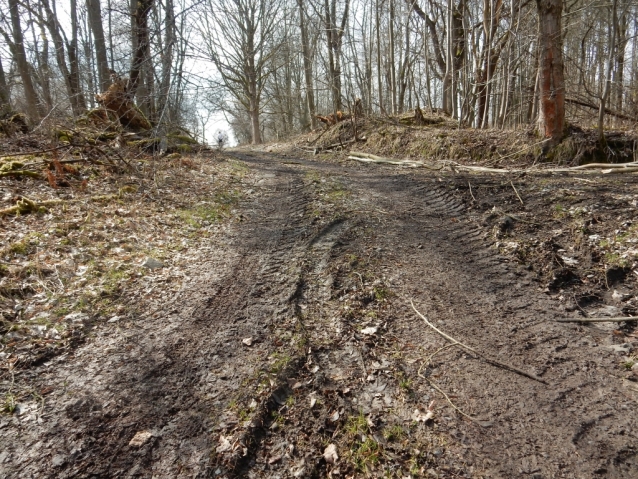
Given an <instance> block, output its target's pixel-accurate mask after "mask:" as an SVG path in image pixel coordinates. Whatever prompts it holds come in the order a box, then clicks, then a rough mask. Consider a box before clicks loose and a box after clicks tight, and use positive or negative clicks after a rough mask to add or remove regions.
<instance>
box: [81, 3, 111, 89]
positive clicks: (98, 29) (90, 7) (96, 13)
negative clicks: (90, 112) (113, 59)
mask: <svg viewBox="0 0 638 479" xmlns="http://www.w3.org/2000/svg"><path fill="white" fill-rule="evenodd" d="M86 11H87V14H88V17H89V25H90V27H91V32H92V33H93V40H94V42H95V56H96V58H97V62H96V63H97V71H98V76H99V79H100V88H101V90H102V91H105V90H106V89H107V88H108V87H109V83H110V80H109V63H108V59H107V56H106V42H105V39H104V27H103V26H102V8H101V6H100V0H86Z"/></svg>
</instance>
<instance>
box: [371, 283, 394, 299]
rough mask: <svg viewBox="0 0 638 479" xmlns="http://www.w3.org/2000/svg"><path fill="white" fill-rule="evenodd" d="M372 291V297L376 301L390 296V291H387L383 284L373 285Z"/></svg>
mask: <svg viewBox="0 0 638 479" xmlns="http://www.w3.org/2000/svg"><path fill="white" fill-rule="evenodd" d="M373 292H374V299H375V300H377V301H383V300H385V299H386V298H388V297H389V296H390V291H388V290H387V289H386V288H384V287H383V286H375V287H374V289H373Z"/></svg>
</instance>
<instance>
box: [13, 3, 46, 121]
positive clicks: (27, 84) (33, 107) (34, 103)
mask: <svg viewBox="0 0 638 479" xmlns="http://www.w3.org/2000/svg"><path fill="white" fill-rule="evenodd" d="M9 11H10V14H11V26H12V27H13V41H14V56H15V62H16V65H17V66H18V72H19V73H20V78H21V79H22V87H23V88H24V96H25V100H26V103H27V112H26V113H27V115H29V118H30V119H31V121H36V120H37V119H38V118H39V117H40V112H39V109H38V97H37V95H36V92H35V87H34V86H33V81H32V79H31V75H30V72H29V64H28V62H27V55H26V53H25V51H24V38H23V36H22V25H21V24H20V12H19V10H18V0H9Z"/></svg>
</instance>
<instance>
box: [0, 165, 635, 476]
mask: <svg viewBox="0 0 638 479" xmlns="http://www.w3.org/2000/svg"><path fill="white" fill-rule="evenodd" d="M237 157H238V158H239V159H240V160H243V161H246V162H248V163H250V164H252V166H254V167H255V168H256V169H258V170H261V172H262V173H263V180H264V181H263V186H262V190H263V193H264V195H263V198H262V200H260V201H259V202H255V203H251V204H246V205H244V207H245V208H244V209H245V211H246V213H245V215H246V216H247V217H248V220H247V221H246V222H245V223H244V224H243V225H242V226H241V227H237V228H234V229H233V231H234V232H233V233H232V234H230V235H229V237H228V249H227V251H228V252H229V253H228V257H227V258H221V259H219V260H218V261H220V262H221V263H224V262H225V263H226V264H227V265H226V269H225V270H224V271H226V273H225V274H223V275H222V276H220V279H218V280H216V281H212V280H211V281H210V282H209V283H208V284H206V283H202V284H199V286H198V288H199V291H198V292H197V294H196V295H195V297H197V298H199V300H198V302H197V303H196V304H195V306H194V305H193V301H192V298H190V299H189V298H188V297H184V298H181V299H177V300H176V301H175V303H174V304H171V305H167V311H166V318H167V321H168V322H169V323H170V324H169V325H167V326H163V325H162V324H160V323H161V321H158V322H157V323H158V324H156V326H157V331H154V332H152V333H150V334H149V331H151V329H150V328H151V326H152V325H150V326H149V328H147V329H142V328H140V337H139V338H137V337H135V335H134V334H131V335H130V336H129V337H132V338H131V340H130V342H129V343H127V344H126V345H125V346H126V348H128V352H126V353H122V354H121V355H120V356H119V358H120V359H119V361H120V362H119V363H117V364H115V365H114V366H113V369H114V371H112V374H111V375H110V376H108V378H104V379H105V380H104V382H106V383H108V384H107V386H106V387H102V388H101V389H100V387H97V386H96V385H95V384H93V385H92V386H91V387H88V386H87V387H86V388H85V390H82V389H79V390H78V391H79V392H78V393H77V394H78V396H81V397H79V398H78V399H77V400H75V399H74V400H73V401H71V402H70V403H69V404H67V405H65V407H64V409H63V411H65V412H64V414H63V415H62V416H63V417H60V419H59V421H58V422H57V424H55V425H53V426H52V427H50V428H49V429H47V431H46V433H45V434H44V435H43V437H42V439H41V442H40V443H39V444H36V445H35V446H33V447H34V450H35V451H36V453H37V452H38V451H39V452H40V453H41V456H42V458H38V459H37V460H36V459H31V460H32V461H33V462H32V464H31V465H30V466H29V468H27V469H24V470H20V469H14V474H13V475H8V476H7V477H21V473H22V472H26V473H30V474H31V475H34V476H37V477H88V476H90V475H93V476H98V477H116V476H120V477H124V476H127V477H128V476H135V475H139V476H144V477H150V476H152V475H155V476H157V477H185V476H189V477H228V478H230V477H293V476H294V477H319V476H321V475H325V474H326V473H327V472H329V471H328V468H329V466H328V465H327V464H326V463H325V461H324V460H323V458H322V457H321V454H322V452H323V448H324V447H325V444H326V441H337V439H335V437H337V436H339V434H343V432H342V431H343V429H344V426H346V420H348V419H347V418H348V417H352V416H353V415H356V414H363V412H364V411H365V414H366V415H368V419H369V420H370V421H371V423H374V424H375V426H374V427H375V428H377V429H374V430H373V429H372V426H371V429H370V431H369V432H370V433H371V434H372V433H375V434H373V436H374V441H377V442H378V444H383V447H382V448H381V449H382V450H383V456H381V457H382V459H383V460H385V461H388V462H389V463H390V466H391V467H392V468H394V469H392V470H394V471H403V472H404V473H406V474H407V471H408V470H410V469H409V468H403V467H404V466H405V467H407V463H408V462H409V461H412V460H414V461H416V462H415V464H416V463H417V462H418V463H419V464H420V466H421V467H422V468H427V467H430V466H431V467H433V468H435V470H436V471H438V473H439V474H440V475H441V476H440V477H452V476H453V475H455V474H458V475H465V476H466V477H479V476H481V477H507V478H509V477H534V478H535V479H536V478H549V477H552V478H553V477H566V478H572V477H573V478H577V477H598V476H597V474H599V475H600V474H602V472H600V471H603V470H605V471H606V472H607V477H612V478H616V477H631V475H630V473H631V471H636V470H638V466H637V465H636V450H635V447H634V446H633V445H632V443H635V441H636V439H635V420H633V419H631V418H629V419H627V420H623V417H622V414H627V412H628V411H635V408H633V409H631V408H629V407H627V405H626V400H625V399H623V396H622V395H621V392H619V391H618V388H617V387H616V386H615V385H614V384H613V382H612V381H611V380H609V379H601V377H605V378H607V376H608V375H609V374H608V370H609V368H608V367H607V365H608V363H609V358H608V357H607V356H604V355H602V354H598V356H597V357H588V354H589V355H591V353H592V351H594V352H595V351H599V350H594V349H588V350H585V351H582V350H581V348H584V347H585V346H584V345H583V344H581V343H579V344H575V339H574V336H576V335H577V334H578V333H577V330H578V326H564V325H556V324H553V323H551V319H552V318H553V317H555V316H557V315H558V314H559V312H558V310H557V308H556V306H555V304H554V303H552V302H551V301H550V300H549V299H547V298H546V297H545V296H544V295H542V294H540V293H539V292H538V290H537V287H536V285H535V284H534V283H533V281H532V280H531V278H530V275H529V274H528V272H526V271H524V270H523V269H522V268H521V267H519V266H517V265H515V264H511V263H508V262H507V261H506V260H505V258H503V257H501V256H500V255H499V254H498V252H497V251H496V250H495V249H494V248H493V246H492V245H491V241H490V238H489V236H490V234H489V232H486V231H485V230H484V229H483V228H482V227H480V226H477V225H476V223H475V221H474V219H473V218H472V217H471V216H469V215H468V214H467V213H466V211H465V207H464V205H463V203H462V202H461V201H459V200H458V198H457V197H456V195H455V193H454V192H452V191H449V188H448V187H446V185H445V183H443V182H441V181H440V180H439V181H437V179H436V178H432V177H430V176H425V175H423V176H418V175H417V176H416V177H415V176H414V175H410V174H404V173H403V172H397V171H396V170H383V171H381V172H376V173H375V174H370V173H368V172H369V171H370V170H369V169H363V168H362V169H358V170H355V171H351V172H349V173H350V175H351V176H350V177H349V179H348V180H347V181H345V180H344V181H345V183H344V184H346V185H347V188H348V189H349V190H350V191H351V193H352V194H353V196H354V198H355V199H356V201H357V208H358V209H357V210H354V209H352V210H348V211H345V212H343V213H342V215H341V216H338V217H336V218H335V219H333V220H332V221H330V222H329V223H328V224H326V225H324V226H323V227H322V228H321V229H319V230H318V228H317V226H313V222H312V220H311V218H310V215H308V211H307V209H308V205H309V204H310V202H311V200H312V199H313V193H312V191H310V189H309V187H308V186H306V185H305V182H304V181H303V176H302V175H303V174H304V173H305V171H304V169H303V168H308V169H313V168H316V171H323V172H327V173H330V172H331V171H336V170H337V168H336V167H332V166H326V165H321V164H314V163H312V162H300V164H301V165H302V166H303V168H299V169H295V168H287V167H283V166H281V165H277V163H276V161H273V160H272V159H269V158H259V157H255V156H248V155H237ZM388 171H391V174H388V175H386V173H387V172H388ZM363 172H366V173H363ZM363 211H368V212H370V211H375V212H376V213H374V215H377V216H374V215H370V214H369V213H364V212H363ZM378 214H381V215H382V216H378ZM350 256H356V257H358V258H360V259H361V258H367V259H366V260H365V261H363V260H362V262H364V263H365V266H362V268H367V269H362V270H361V271H358V270H356V269H355V268H351V269H346V270H340V269H339V267H340V265H342V264H344V263H347V262H348V261H350V260H349V257H350ZM211 264H213V265H214V264H215V262H214V261H213V262H212V263H211ZM344 271H345V272H344ZM210 274H211V276H212V275H213V272H212V271H211V273H210ZM356 274H359V277H358V278H354V275H356ZM362 274H363V275H362ZM365 274H368V277H367V278H366V277H365ZM348 275H350V276H351V277H348ZM383 276H387V284H386V283H385V281H386V279H385V278H384V280H383V281H384V282H383V283H381V286H383V287H387V288H388V289H389V290H391V291H392V292H393V294H394V295H393V296H388V298H387V299H382V300H379V302H378V303H377V306H375V308H376V309H371V310H370V312H374V313H375V314H378V317H377V316H374V317H373V316H370V318H374V319H370V320H369V321H368V318H359V319H362V320H363V321H360V322H358V323H357V322H356V321H357V318H356V317H355V318H354V319H352V317H351V316H350V315H349V314H350V313H351V312H352V311H351V310H348V308H347V307H346V306H345V302H343V303H342V302H341V301H342V300H344V298H346V297H349V296H356V295H358V297H363V296H362V295H364V293H365V294H369V292H370V291H369V289H370V288H372V287H373V285H374V284H376V282H375V283H373V280H374V278H381V277H383ZM346 280H347V281H350V283H349V284H350V286H348V283H347V281H346ZM346 287H350V288H351V289H349V290H346ZM365 288H368V289H365ZM364 289H365V291H364ZM409 298H414V299H415V303H416V304H417V307H419V308H420V309H422V312H424V313H425V314H426V315H427V316H428V317H429V318H430V319H431V320H432V321H433V322H434V323H436V324H437V325H439V326H440V327H441V328H442V329H443V330H444V331H446V332H447V333H449V334H451V335H452V336H454V337H455V338H457V339H458V340H460V341H462V342H465V343H466V344H469V345H471V346H474V347H476V348H477V349H479V350H480V351H482V352H484V353H486V354H487V355H488V356H490V357H493V358H494V359H497V360H502V361H503V362H508V363H511V364H513V365H515V366H517V367H520V368H521V369H524V370H529V371H530V372H534V373H536V374H539V375H541V376H543V377H544V378H546V379H548V381H549V382H550V384H549V385H547V386H545V385H541V384H539V383H536V382H533V381H531V380H530V379H528V378H523V377H520V376H517V375H515V374H513V373H512V372H510V371H503V370H501V369H499V368H496V367H494V366H491V365H486V364H485V363H483V362H481V361H479V360H477V359H476V358H473V357H471V356H468V355H466V354H465V353H463V352H462V351H459V350H457V349H455V348H451V349H449V350H448V351H446V352H445V353H443V354H441V355H439V356H437V357H436V358H435V360H434V361H433V362H432V363H431V364H429V365H427V368H425V369H424V374H426V375H427V377H429V378H430V379H433V380H434V381H435V382H436V383H437V384H438V385H439V386H440V387H442V388H443V389H444V390H446V391H447V392H448V393H450V394H453V396H454V401H455V402H457V403H458V405H459V406H460V407H461V408H462V409H464V410H465V411H466V412H468V413H470V414H472V415H474V416H477V417H480V418H481V419H489V420H491V421H492V422H493V425H492V427H491V428H488V429H483V428H480V427H478V426H477V425H476V424H474V423H469V422H465V421H463V420H461V419H460V417H458V416H456V415H455V414H454V413H452V414H449V412H448V409H447V406H443V405H442V404H443V402H442V401H441V402H440V403H439V406H437V410H436V416H435V425H434V426H432V425H427V426H426V425H423V424H419V425H417V427H413V426H411V425H408V426H405V424H409V423H411V422H412V423H413V420H412V412H413V411H414V409H415V407H423V406H427V402H428V401H429V400H430V399H432V398H434V397H438V396H437V393H436V392H434V390H433V389H432V388H430V387H429V386H428V385H427V384H426V383H425V382H424V381H422V380H421V379H420V378H419V377H418V375H417V372H418V371H419V368H420V367H421V366H422V361H423V357H424V353H428V355H429V354H430V353H431V352H433V351H435V350H437V349H438V348H439V347H440V346H441V345H442V344H444V342H443V340H442V338H440V337H439V336H437V335H436V334H435V333H433V332H432V331H431V330H429V329H428V328H427V327H426V326H425V325H424V324H423V323H422V321H421V320H420V319H416V318H415V317H414V314H413V312H412V311H411V309H410V307H409V302H408V301H407V300H408V299H409ZM364 299H365V298H364ZM368 300H370V301H374V300H373V299H371V298H369V297H368V298H367V299H365V301H368ZM344 301H347V300H344ZM365 301H364V302H365ZM173 309H175V310H177V311H178V312H177V313H175V314H173V312H172V311H173ZM384 323H385V324H384ZM368 324H375V325H377V324H378V326H379V331H378V333H377V334H374V335H373V336H366V335H363V334H361V331H360V330H361V328H362V327H363V326H364V325H368ZM249 337H250V338H252V339H253V343H252V346H250V347H248V346H244V345H242V339H243V338H249ZM277 358H279V359H277ZM274 364H277V367H276V368H275V367H274ZM388 371H390V372H388ZM392 371H400V372H401V374H402V375H403V376H401V377H403V378H404V379H405V378H408V377H410V378H412V379H413V380H414V383H415V386H414V390H413V391H412V392H411V393H409V394H408V393H405V394H404V393H402V392H401V386H400V384H399V380H398V379H397V377H396V376H392ZM370 378H372V379H370ZM395 390H396V391H399V392H398V393H397V392H395ZM601 391H602V392H601ZM309 397H314V398H318V399H319V401H318V402H316V405H314V407H313V406H312V405H309V403H308V398H309ZM253 400H254V402H252V401H253ZM295 401H298V403H297V405H294V402H295ZM301 401H304V404H303V406H302V405H301ZM109 403H110V405H108V404H109ZM623 407H625V408H626V409H624V410H623ZM293 408H296V409H295V410H296V411H297V412H296V413H295V414H296V415H295V414H292V413H291V414H290V415H289V418H288V419H286V421H282V422H280V421H279V417H281V416H282V415H286V412H287V411H290V410H292V409H293ZM359 411H360V412H359ZM335 412H336V413H337V415H336V416H337V419H336V420H334V421H333V420H332V419H330V418H331V417H332V416H333V415H334V414H335ZM448 416H449V417H448ZM392 421H395V422H394V423H393V422H392ZM632 421H633V422H632ZM393 424H398V425H401V426H402V427H403V426H405V427H406V429H407V430H408V431H410V434H412V435H411V436H410V441H413V440H414V441H416V440H417V439H418V438H419V437H420V438H421V439H423V442H421V444H422V445H423V446H422V445H419V446H418V448H419V449H421V450H422V452H420V453H418V454H417V456H415V457H412V456H411V454H413V453H412V452H411V451H412V448H411V447H410V448H408V449H401V447H400V446H398V445H396V444H394V445H392V444H387V443H385V442H384V441H383V439H382V438H381V439H379V438H378V437H379V434H377V433H381V431H382V430H384V431H385V429H383V428H384V427H387V428H390V426H392V425H393ZM622 427H625V430H624V432H623V434H620V433H618V434H617V435H611V433H608V431H610V430H615V429H614V428H616V429H619V428H622ZM632 428H634V429H633V430H632ZM140 430H149V431H151V432H152V438H151V439H150V440H149V441H148V442H147V443H146V444H144V445H142V446H141V447H139V448H132V447H129V446H128V442H129V441H130V439H131V437H133V435H134V433H135V432H136V431H140ZM306 432H307V433H308V434H306ZM366 435H368V432H367V431H366ZM419 435H421V436H419ZM437 435H439V436H440V437H441V438H443V440H442V441H441V442H438V443H437V442H436V440H437ZM291 436H292V437H291ZM359 439H360V436H359V438H357V437H352V438H350V439H348V440H349V441H351V443H350V447H351V448H352V447H354V446H353V445H357V444H359V442H357V441H359ZM421 439H419V440H421ZM341 440H342V441H343V437H342V438H341ZM16 441H17V442H20V441H22V439H20V440H19V441H18V439H17V436H16ZM34 441H35V439H34ZM63 441H65V444H64V445H61V442H63ZM361 441H363V439H361ZM428 441H431V442H428ZM440 443H446V444H449V448H448V449H449V452H447V453H446V455H444V456H443V457H440V456H437V455H436V454H434V453H433V452H432V451H436V450H437V449H435V444H440ZM556 445H558V446H556ZM343 446H346V447H347V446H348V444H344V443H340V447H343ZM415 447H416V446H415ZM424 447H425V448H426V449H424ZM436 447H438V446H436ZM49 449H51V450H54V451H55V450H62V449H64V450H66V451H67V452H66V462H63V463H62V464H61V465H60V464H58V465H56V466H55V468H54V469H51V463H52V462H51V460H50V456H47V454H48V452H47V451H48V450H49ZM293 451H294V452H293ZM339 453H340V457H342V458H344V454H343V453H344V450H343V449H340V450H339ZM345 453H346V454H348V453H352V450H351V451H348V450H347V449H346V450H345ZM576 453H579V454H581V455H582V457H583V458H586V460H581V459H579V458H578V456H577V454H576ZM58 462H59V461H58ZM16 464H17V463H16ZM340 464H342V466H341V467H342V468H343V469H342V471H341V472H342V473H344V474H345V473H346V471H348V473H350V472H353V471H352V470H348V469H345V468H344V467H348V466H346V464H345V462H343V463H340ZM450 465H453V466H454V467H453V468H450V467H448V466H450ZM439 466H441V469H438V468H439ZM445 467H448V468H447V469H446V468H445ZM402 468H403V469H402ZM0 471H1V469H0ZM16 471H19V472H16ZM596 471H598V472H596ZM628 471H629V472H628ZM377 472H378V470H377ZM421 473H424V470H423V469H421ZM448 473H449V474H448ZM455 477H458V476H455ZM601 477H602V476H601Z"/></svg>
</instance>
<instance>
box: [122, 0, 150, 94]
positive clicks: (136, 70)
mask: <svg viewBox="0 0 638 479" xmlns="http://www.w3.org/2000/svg"><path fill="white" fill-rule="evenodd" d="M133 5H134V6H135V9H134V13H133V22H134V25H135V27H134V30H133V37H132V43H133V46H134V50H133V61H132V62H131V72H130V74H129V81H128V86H127V90H128V93H129V94H130V95H131V96H135V93H136V92H137V88H138V86H139V81H140V74H141V72H142V67H143V65H144V60H145V59H146V55H147V52H148V45H149V43H148V42H149V34H148V13H149V12H150V10H151V7H152V6H153V0H132V6H133Z"/></svg>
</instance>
